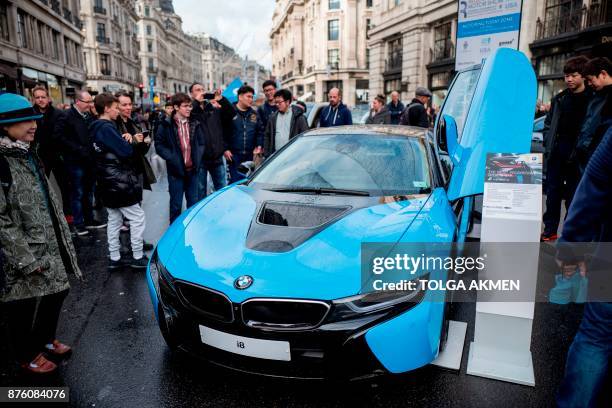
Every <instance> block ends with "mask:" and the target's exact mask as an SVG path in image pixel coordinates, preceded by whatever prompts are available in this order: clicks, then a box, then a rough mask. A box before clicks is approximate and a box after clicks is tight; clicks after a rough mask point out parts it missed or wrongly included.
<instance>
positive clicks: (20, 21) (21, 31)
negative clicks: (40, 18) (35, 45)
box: [17, 10, 28, 48]
mask: <svg viewBox="0 0 612 408" xmlns="http://www.w3.org/2000/svg"><path fill="white" fill-rule="evenodd" d="M26 18H27V14H26V13H24V12H23V11H21V10H17V37H18V38H19V46H20V47H21V48H28V36H27V33H26V24H25V21H26Z"/></svg>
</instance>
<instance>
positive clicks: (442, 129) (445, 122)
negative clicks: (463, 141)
mask: <svg viewBox="0 0 612 408" xmlns="http://www.w3.org/2000/svg"><path fill="white" fill-rule="evenodd" d="M438 147H439V148H440V150H443V151H445V152H447V153H448V156H449V157H450V159H451V161H452V163H453V165H455V166H456V165H458V164H459V162H460V161H461V156H462V153H463V148H462V147H461V145H460V144H459V134H458V132H457V122H455V119H454V118H453V117H452V116H450V115H446V114H445V115H442V118H441V119H440V124H439V128H438Z"/></svg>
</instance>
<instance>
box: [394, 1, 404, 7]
mask: <svg viewBox="0 0 612 408" xmlns="http://www.w3.org/2000/svg"><path fill="white" fill-rule="evenodd" d="M392 1H393V7H395V6H399V5H400V4H401V3H402V0H392Z"/></svg>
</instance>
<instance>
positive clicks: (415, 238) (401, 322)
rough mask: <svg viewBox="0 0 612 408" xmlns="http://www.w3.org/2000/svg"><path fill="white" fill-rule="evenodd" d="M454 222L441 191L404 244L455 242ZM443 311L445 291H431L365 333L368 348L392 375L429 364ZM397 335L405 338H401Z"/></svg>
mask: <svg viewBox="0 0 612 408" xmlns="http://www.w3.org/2000/svg"><path fill="white" fill-rule="evenodd" d="M455 220H456V217H455V215H454V213H453V211H452V208H451V207H450V205H449V202H448V199H447V197H446V192H445V191H444V189H442V188H438V189H436V190H434V192H433V194H432V196H431V199H430V200H428V202H427V203H426V204H425V207H424V208H423V211H421V213H420V214H419V215H418V216H417V217H416V219H415V221H414V222H413V223H412V224H411V226H410V228H408V230H407V231H406V233H405V234H404V236H403V237H402V239H401V242H425V241H423V237H425V236H426V237H428V242H440V243H442V242H453V240H454V236H453V231H455V230H456V224H455V222H456V221H455ZM429 279H433V280H445V279H446V274H444V273H442V272H441V271H435V272H434V273H433V274H432V275H431V276H430V278H429ZM443 311H444V296H443V292H441V291H434V292H428V293H427V295H426V296H425V298H424V300H423V301H422V302H421V303H420V304H418V305H417V306H416V307H414V308H412V309H410V310H409V311H407V312H405V313H403V314H401V315H400V316H398V317H396V318H395V319H391V320H388V321H386V322H384V323H382V324H379V325H377V326H374V327H373V328H372V329H370V330H369V331H368V332H367V333H366V341H367V343H368V346H369V347H370V349H371V350H372V353H373V354H374V355H375V356H376V358H377V359H378V360H379V361H380V362H381V364H382V365H383V366H384V367H385V368H386V369H387V370H389V371H390V372H392V373H401V372H405V371H409V370H413V369H415V368H418V367H422V366H424V365H426V364H429V363H431V362H432V361H433V360H434V359H435V358H436V357H437V355H438V346H439V343H440V332H441V329H442V320H443V317H444V313H443ZM398 333H402V335H401V336H398ZM407 350H410V352H406V351H407Z"/></svg>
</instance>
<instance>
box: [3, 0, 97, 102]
mask: <svg viewBox="0 0 612 408" xmlns="http://www.w3.org/2000/svg"><path fill="white" fill-rule="evenodd" d="M79 16H80V11H79V1H78V0H62V1H59V0H28V1H12V0H2V1H0V90H1V91H7V92H17V93H20V94H23V95H25V96H27V97H29V96H30V89H32V88H33V87H34V86H36V85H37V84H41V85H44V86H46V87H47V88H48V89H49V93H50V95H51V98H52V100H53V101H54V102H55V103H69V102H72V98H73V96H74V95H75V91H76V90H77V89H80V88H81V87H82V86H83V84H84V82H85V69H84V64H83V50H82V48H81V44H82V43H83V36H82V34H81V27H82V22H81V19H80V17H79Z"/></svg>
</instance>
